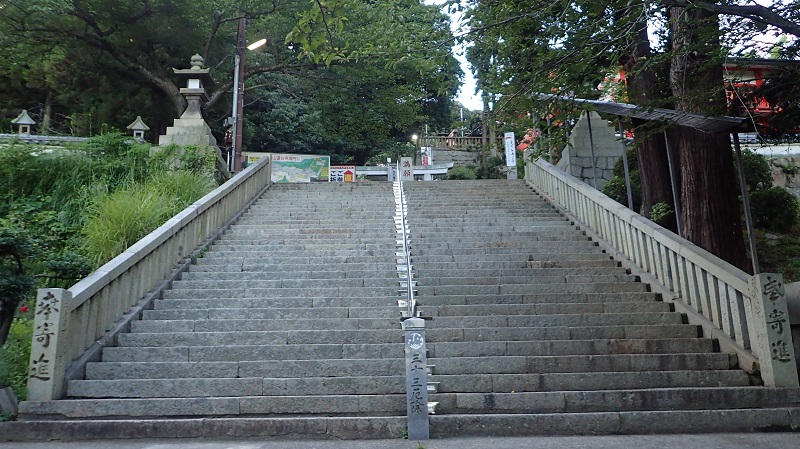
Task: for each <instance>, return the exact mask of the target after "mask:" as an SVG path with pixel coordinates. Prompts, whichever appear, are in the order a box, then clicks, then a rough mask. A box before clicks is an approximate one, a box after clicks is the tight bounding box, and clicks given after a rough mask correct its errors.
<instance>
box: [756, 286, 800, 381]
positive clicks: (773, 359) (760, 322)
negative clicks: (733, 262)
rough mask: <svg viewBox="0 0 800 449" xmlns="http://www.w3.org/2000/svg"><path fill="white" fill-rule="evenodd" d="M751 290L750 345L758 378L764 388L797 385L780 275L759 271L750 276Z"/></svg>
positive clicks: (786, 308)
mask: <svg viewBox="0 0 800 449" xmlns="http://www.w3.org/2000/svg"><path fill="white" fill-rule="evenodd" d="M750 287H751V289H752V293H753V295H752V298H753V300H752V303H751V310H752V312H753V321H752V323H751V324H750V346H751V349H752V350H753V352H754V353H755V354H756V356H758V362H759V366H760V368H761V378H762V379H763V380H764V385H766V386H768V387H796V386H798V378H797V366H796V365H795V354H794V347H793V345H792V334H791V328H790V325H789V309H788V307H787V305H786V298H785V297H784V295H785V290H784V286H783V276H781V275H780V274H776V273H761V274H757V275H755V276H753V277H752V278H750Z"/></svg>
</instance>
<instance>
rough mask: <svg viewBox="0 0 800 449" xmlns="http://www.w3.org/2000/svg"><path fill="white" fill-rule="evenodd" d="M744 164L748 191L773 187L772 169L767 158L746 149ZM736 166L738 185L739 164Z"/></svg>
mask: <svg viewBox="0 0 800 449" xmlns="http://www.w3.org/2000/svg"><path fill="white" fill-rule="evenodd" d="M734 160H735V159H734ZM742 164H743V165H744V174H745V177H746V178H747V179H745V181H746V184H747V191H748V192H750V193H753V192H758V191H760V190H767V189H769V188H770V187H772V171H771V170H770V168H769V162H768V161H767V158H765V157H764V156H762V155H760V154H758V153H754V152H752V151H750V150H744V151H742ZM734 168H735V169H736V185H737V186H738V185H739V164H735V165H734ZM737 188H738V187H737Z"/></svg>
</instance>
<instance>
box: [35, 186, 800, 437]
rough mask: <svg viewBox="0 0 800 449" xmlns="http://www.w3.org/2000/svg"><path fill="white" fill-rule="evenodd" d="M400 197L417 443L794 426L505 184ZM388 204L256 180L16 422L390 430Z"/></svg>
mask: <svg viewBox="0 0 800 449" xmlns="http://www.w3.org/2000/svg"><path fill="white" fill-rule="evenodd" d="M405 192H406V195H407V197H408V210H409V223H410V229H411V245H412V246H411V252H412V259H413V264H414V272H415V280H416V281H417V294H418V296H417V299H418V301H419V304H420V310H421V312H422V315H423V316H424V317H426V318H430V319H428V320H426V323H427V340H428V354H429V358H428V363H429V364H430V365H433V366H432V368H431V370H432V376H430V378H429V381H430V382H431V387H430V388H433V389H434V390H432V391H431V390H430V389H429V391H431V394H430V397H429V399H430V401H434V402H438V406H437V408H436V415H434V416H432V417H431V435H432V437H434V438H436V437H447V436H466V435H482V436H486V435H530V434H613V433H659V432H669V433H686V432H709V431H742V430H753V429H765V428H781V429H786V428H788V424H787V423H799V422H800V408H798V404H800V390H798V389H788V388H781V389H773V388H764V387H760V386H757V385H754V384H755V382H756V380H754V379H752V378H750V377H749V376H748V375H747V374H746V373H745V372H743V371H741V370H739V369H737V359H736V357H735V356H733V355H728V354H722V353H719V352H718V351H717V350H716V344H715V342H714V341H713V340H711V339H708V338H702V336H701V330H700V328H699V327H697V326H693V325H689V324H687V323H686V318H685V317H684V316H683V315H681V314H679V313H676V312H674V311H673V309H672V307H671V305H670V304H667V303H664V302H662V301H661V300H660V297H659V296H658V295H657V294H655V293H652V292H650V291H649V288H648V286H647V285H645V284H643V283H641V282H638V279H636V278H635V277H634V276H631V275H630V274H628V273H627V271H626V270H625V269H624V268H622V267H621V266H620V265H619V263H618V262H616V261H613V260H611V259H610V258H609V257H608V256H607V255H606V254H604V253H603V251H602V250H601V248H600V247H599V246H597V245H596V244H595V243H594V242H592V241H590V240H589V239H588V238H587V237H586V236H585V235H583V233H582V232H581V231H580V230H579V229H578V228H576V227H575V226H574V225H572V224H571V223H570V222H568V221H567V220H565V219H564V217H562V216H561V215H559V214H558V213H557V212H556V211H555V209H554V208H552V207H551V206H549V205H547V204H546V203H545V202H544V201H543V200H542V199H541V198H539V197H538V196H536V195H535V194H534V193H533V192H532V191H531V190H530V189H529V188H527V187H525V185H524V184H523V182H522V181H517V180H513V181H512V180H494V181H492V180H482V181H437V182H425V183H422V182H414V183H406V184H405ZM394 210H395V204H394V198H393V195H392V186H391V184H388V183H357V184H306V185H285V184H283V185H275V186H273V187H272V188H271V189H270V190H269V191H267V193H266V194H265V195H264V196H263V197H262V198H261V199H260V200H259V201H258V202H256V203H255V205H254V206H253V207H252V208H251V209H250V210H249V211H248V212H247V213H246V214H245V215H244V216H243V217H242V218H241V220H240V221H239V222H238V223H237V224H236V225H234V226H233V227H232V228H231V230H230V231H229V232H228V233H226V235H225V236H224V237H223V238H222V239H221V240H220V241H219V242H218V243H217V244H215V245H214V246H213V247H212V248H211V250H210V251H208V252H207V253H205V254H204V256H203V257H202V258H200V259H198V261H197V264H196V265H193V266H192V268H191V270H190V271H189V272H188V273H187V274H185V275H184V276H183V278H182V279H181V280H180V281H177V282H175V283H174V285H173V288H172V289H171V290H169V291H166V292H165V293H164V295H163V298H162V299H159V300H157V301H156V302H155V307H154V309H153V310H148V311H146V312H145V313H144V316H143V319H142V320H140V321H137V322H135V323H133V325H132V328H131V331H130V332H129V333H126V334H121V335H119V338H118V345H117V346H116V347H108V348H105V349H104V350H103V358H102V361H100V362H97V363H90V364H89V365H88V366H87V369H86V378H85V379H83V380H74V381H70V382H69V385H68V398H66V399H64V400H59V401H52V402H25V403H23V404H22V407H21V419H23V420H27V422H29V423H33V424H34V425H35V424H36V423H37V422H38V423H42V422H43V421H42V420H50V419H59V420H61V422H70V423H72V424H70V426H71V427H67V430H64V431H63V432H62V434H63V433H64V432H66V433H68V434H72V435H75V434H78V433H80V432H85V431H87V430H86V429H94V428H93V427H92V425H95V424H92V423H104V424H102V425H104V426H106V427H102V428H103V429H106V432H108V433H112V434H113V435H114V436H116V437H124V436H125V435H130V436H131V437H144V436H174V437H197V436H221V435H224V436H285V435H295V436H298V435H302V436H316V437H319V436H328V437H330V436H333V437H337V438H400V437H402V435H403V433H404V431H405V429H406V418H405V415H406V402H405V398H406V396H405V378H404V375H405V362H404V359H403V357H404V354H403V335H402V331H401V329H400V323H399V317H400V312H399V310H398V306H397V300H398V299H401V297H400V296H399V293H398V290H399V287H398V275H397V272H396V260H395V239H396V238H395V228H394V221H393V216H394ZM48 422H49V423H52V422H53V421H48ZM40 428H41V427H39V429H40ZM46 435H49V436H50V437H53V435H54V434H53V433H52V432H51V433H49V434H46Z"/></svg>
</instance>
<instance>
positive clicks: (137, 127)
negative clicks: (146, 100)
mask: <svg viewBox="0 0 800 449" xmlns="http://www.w3.org/2000/svg"><path fill="white" fill-rule="evenodd" d="M128 129H129V130H131V131H132V132H133V138H134V139H136V140H137V141H139V142H144V132H145V131H148V130H150V127H149V126H147V125H145V124H144V122H143V121H142V116H141V115H137V116H136V120H134V121H133V123H131V124H130V125H128Z"/></svg>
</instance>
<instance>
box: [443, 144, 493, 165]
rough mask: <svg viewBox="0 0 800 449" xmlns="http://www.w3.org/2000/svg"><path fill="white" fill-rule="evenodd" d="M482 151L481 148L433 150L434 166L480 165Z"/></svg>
mask: <svg viewBox="0 0 800 449" xmlns="http://www.w3.org/2000/svg"><path fill="white" fill-rule="evenodd" d="M480 155H481V150H480V147H476V146H470V147H467V148H466V149H462V148H458V149H456V148H437V147H434V148H433V163H434V164H449V163H450V162H452V163H453V166H454V167H466V166H468V165H474V166H477V165H479V163H480V162H479V161H480Z"/></svg>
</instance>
